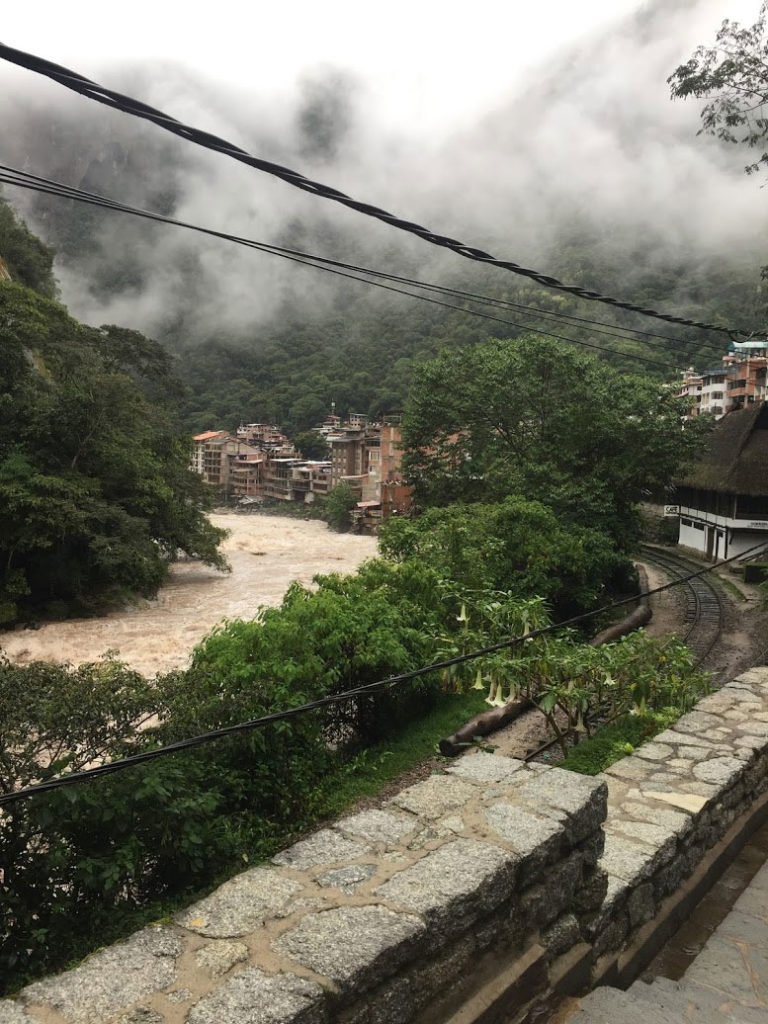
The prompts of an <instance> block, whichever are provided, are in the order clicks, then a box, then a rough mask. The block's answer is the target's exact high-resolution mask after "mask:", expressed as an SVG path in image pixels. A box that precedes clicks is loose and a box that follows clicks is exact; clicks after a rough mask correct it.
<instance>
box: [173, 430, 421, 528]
mask: <svg viewBox="0 0 768 1024" xmlns="http://www.w3.org/2000/svg"><path fill="white" fill-rule="evenodd" d="M316 429H317V432H318V433H319V434H321V435H322V436H324V437H325V438H326V440H327V442H328V445H329V447H330V450H331V457H330V459H329V460H322V461H314V460H308V459H303V458H302V457H301V455H300V454H299V453H298V452H297V451H296V450H295V448H294V447H293V444H292V443H291V442H290V441H289V440H288V438H287V437H285V435H284V434H282V433H281V431H280V428H279V427H277V426H275V425H274V424H267V423H246V424H241V425H240V427H239V428H238V430H237V435H236V436H235V435H232V434H230V433H229V432H228V431H226V430H209V431H206V432H204V433H202V434H197V435H196V436H195V437H194V438H193V439H192V456H191V463H190V464H191V468H192V469H193V470H195V472H197V473H199V474H200V475H201V476H202V477H203V479H204V480H205V481H206V482H207V483H210V484H212V485H213V486H215V487H218V488H220V489H221V490H222V491H223V492H224V494H225V496H226V497H228V498H244V499H256V500H258V499H261V498H269V499H272V500H276V501H301V502H305V503H307V504H309V503H310V502H313V501H315V500H316V499H317V498H318V497H322V496H324V495H326V494H327V493H328V492H329V491H330V490H331V489H332V488H333V487H335V486H337V485H338V484H340V483H342V482H345V483H348V484H350V485H351V486H352V487H353V488H355V490H356V491H357V493H358V496H359V499H360V500H359V501H358V512H357V516H356V518H357V521H358V525H359V526H360V527H361V528H364V529H375V527H376V526H377V525H378V522H380V521H381V519H382V518H386V517H387V516H388V515H391V514H392V513H397V512H404V511H406V510H407V509H408V508H409V507H410V503H411V488H410V487H408V486H407V485H406V484H405V483H404V482H403V479H402V476H401V465H402V456H403V452H402V446H401V440H400V416H399V414H398V415H393V416H387V417H385V418H384V422H383V423H381V424H378V423H375V424H368V423H367V421H366V417H365V416H364V415H363V414H362V413H354V414H352V415H351V416H350V420H349V421H348V422H347V423H342V422H341V420H340V418H339V417H338V416H336V415H334V414H331V415H330V416H329V417H328V418H327V419H326V421H325V423H324V424H323V425H322V426H321V427H318V428H316Z"/></svg>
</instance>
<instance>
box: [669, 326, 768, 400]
mask: <svg viewBox="0 0 768 1024" xmlns="http://www.w3.org/2000/svg"><path fill="white" fill-rule="evenodd" d="M766 367H768V341H766V340H765V339H763V340H761V341H757V340H755V341H743V342H738V341H732V342H731V344H730V346H729V348H728V352H727V353H726V354H725V355H724V356H723V358H722V366H715V367H712V368H710V369H707V370H695V369H694V368H693V367H692V366H691V367H689V368H688V369H687V370H685V371H684V373H683V379H682V381H681V382H680V387H679V391H678V395H679V397H680V398H687V399H689V400H690V403H691V415H692V416H707V415H709V416H714V417H715V418H716V419H720V418H721V417H722V416H725V414H726V413H729V412H733V411H734V410H736V409H743V408H744V406H746V405H752V404H753V403H754V402H761V401H764V400H765V398H766Z"/></svg>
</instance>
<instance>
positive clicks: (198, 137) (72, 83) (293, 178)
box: [0, 43, 747, 337]
mask: <svg viewBox="0 0 768 1024" xmlns="http://www.w3.org/2000/svg"><path fill="white" fill-rule="evenodd" d="M0 57H2V58H3V59H4V60H7V61H9V62H11V63H12V64H17V65H19V66H20V67H23V68H27V69H28V70H30V71H34V72H35V73H36V74H40V75H43V76H44V77H46V78H49V79H51V80H52V81H54V82H57V83H58V84H59V85H63V86H64V87H65V88H67V89H71V90H72V91H74V92H76V93H79V94H80V95H81V96H85V97H87V98H88V99H92V100H96V101H97V102H98V103H103V104H105V105H106V106H108V107H112V108H113V109H115V110H120V111H123V112H124V113H127V114H132V115H133V116H134V117H139V118H142V119H143V120H146V121H151V122H152V123H153V124H156V125H157V126H158V127H160V128H163V129H165V130H166V131H168V132H171V133H172V134H173V135H177V136H179V137H180V138H183V139H186V140H187V141H188V142H194V143H195V144H196V145H198V146H202V147H204V148H205V149H210V150H212V151H213V152H217V153H222V154H223V155H224V156H229V157H231V158H232V159H234V160H238V161H239V162H240V163H244V164H247V165H248V166H250V167H254V168H255V169H256V170H259V171H263V172H265V173H266V174H270V175H272V176H273V177H276V178H280V179H281V180H282V181H285V182H287V183H288V184H289V185H293V186H294V187H295V188H298V189H301V190H302V191H304V192H310V193H312V194H313V195H316V196H320V197H321V198H323V199H329V200H332V201H333V202H337V203H340V204H341V205H342V206H347V207H349V208H350V209H352V210H355V211H357V212H358V213H362V214H364V215H365V216H367V217H373V218H375V219H376V220H380V221H383V222H384V223H385V224H389V225H390V226H392V227H395V228H397V229H398V230H400V231H406V232H408V233H409V234H412V235H416V236H417V237H419V238H422V239H423V240H424V241H426V242H429V243H430V244H432V245H437V246H440V247H442V248H445V249H450V250H451V251H452V252H455V253H457V255H459V256H463V257H464V258H465V259H470V260H474V261H475V262H477V263H484V264H487V265H490V266H495V267H499V268H501V269H502V270H507V271H510V272H511V273H513V274H519V275H521V276H522V277H527V278H529V279H530V280H532V281H536V282H537V284H540V285H543V286H544V287H546V288H554V289H557V290H558V291H562V292H567V293H569V294H571V295H576V296H577V297H578V298H581V299H587V300H589V301H591V302H602V303H605V304H606V305H609V306H615V307H617V308H619V309H626V310H629V311H630V312H633V313H640V314H641V315H643V316H648V317H653V318H655V319H657V320H664V321H666V322H667V323H674V324H681V325H682V326H685V327H697V328H699V329H700V330H705V331H717V332H718V333H720V334H725V335H727V336H728V337H731V336H732V335H734V334H741V335H745V334H746V333H747V332H745V331H742V330H736V329H734V328H728V327H723V326H719V325H717V324H709V323H703V322H700V321H697V320H689V319H688V318H686V317H678V316H673V315H671V314H669V313H661V312H659V311H658V310H654V309H648V308H646V307H644V306H638V305H635V304H634V303H632V302H625V301H623V300H621V299H615V298H611V297H610V296H606V295H601V294H600V293H599V292H595V291H590V290H589V289H586V288H580V287H578V286H576V285H567V284H563V282H561V281H558V280H557V278H554V277H550V276H549V275H547V274H542V273H540V272H539V271H536V270H531V269H530V268H527V267H522V266H520V265H519V264H517V263H513V262H511V261H510V260H500V259H497V258H496V257H494V256H492V255H491V254H490V253H487V252H485V251H484V250H482V249H477V248H475V247H473V246H470V245H466V244H465V243H463V242H460V241H458V240H456V239H455V238H450V237H448V236H446V235H440V234H436V233H434V232H432V231H430V230H429V229H428V228H425V227H422V226H421V225H420V224H416V223H414V222H413V221H406V220H402V219H400V218H399V217H396V216H395V215H394V214H391V213H388V212H387V211H386V210H382V209H381V208H379V207H377V206H372V205H371V204H369V203H364V202H360V201H359V200H357V199H353V198H352V197H350V196H348V195H346V194H345V193H344V192H340V191H339V190H338V189H335V188H332V187H331V186H329V185H324V184H322V183H320V182H318V181H313V180H312V179H310V178H307V177H305V176H304V175H303V174H300V173H299V172H298V171H292V170H290V169H289V168H287V167H282V166H281V165H280V164H275V163H271V162H270V161H267V160H262V159H260V158H259V157H255V156H253V155H252V154H250V153H248V152H247V151H246V150H244V149H240V148H239V147H238V146H234V145H233V144H232V143H231V142H227V141H226V140H225V139H221V138H219V137H218V136H216V135H212V134H210V133H209V132H203V131H201V130H200V129H198V128H193V127H191V126H190V125H186V124H183V123H182V122H180V121H177V120H176V119H175V118H173V117H170V116H169V115H167V114H165V113H163V112H162V111H160V110H157V109H155V108H154V107H150V106H148V105H147V104H146V103H142V102H140V101H139V100H136V99H133V98H132V97H130V96H125V95H123V94H121V93H119V92H115V91H114V90H112V89H107V88H105V87H104V86H102V85H99V84H98V83H96V82H93V81H91V80H90V79H88V78H85V77H84V76H83V75H80V74H78V73H77V72H75V71H72V70H70V69H69V68H65V67H62V66H61V65H59V64H53V63H52V62H51V61H48V60H45V59H44V58H42V57H37V56H35V55H34V54H30V53H25V52H24V51H23V50H17V49H14V48H13V47H10V46H6V45H5V44H3V43H0Z"/></svg>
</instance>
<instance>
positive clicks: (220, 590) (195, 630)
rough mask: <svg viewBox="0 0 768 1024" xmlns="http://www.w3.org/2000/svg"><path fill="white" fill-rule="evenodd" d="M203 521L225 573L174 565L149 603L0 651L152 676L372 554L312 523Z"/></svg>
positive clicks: (31, 635) (18, 659) (366, 541)
mask: <svg viewBox="0 0 768 1024" xmlns="http://www.w3.org/2000/svg"><path fill="white" fill-rule="evenodd" d="M210 518H211V521H212V522H213V524H214V525H215V526H222V527H224V528H225V529H227V530H229V531H230V535H229V537H227V539H226V540H225V541H224V544H223V545H222V550H223V551H224V553H225V555H226V556H227V559H228V561H229V563H230V564H231V566H232V572H231V573H220V572H218V571H217V570H215V569H210V568H209V567H207V566H204V565H201V564H200V563H199V562H178V563H176V564H175V565H173V566H171V570H170V576H169V579H168V582H167V583H166V584H165V586H164V587H162V589H161V590H160V592H159V593H158V595H157V598H156V599H155V600H153V601H141V602H139V603H138V604H137V605H136V606H135V607H130V608H125V609H122V610H120V611H114V612H110V613H109V614H107V615H105V616H102V617H99V618H91V619H70V620H68V621H67V622H49V623H45V624H43V625H41V626H40V628H39V629H35V630H31V629H16V630H12V631H9V632H5V633H0V649H2V651H3V652H4V653H5V654H6V655H7V656H8V658H9V659H10V660H11V661H12V662H15V663H16V664H21V665H23V664H26V663H28V662H30V661H35V660H44V661H56V662H69V663H71V664H80V663H82V662H86V661H96V660H97V659H98V658H100V657H102V656H103V655H104V654H105V653H106V652H107V651H112V652H113V653H114V654H115V656H116V657H118V658H120V660H121V661H124V662H125V663H126V664H128V665H130V666H131V668H134V669H137V670H138V671H139V672H141V673H143V674H144V675H146V676H154V675H156V674H158V673H161V672H168V671H170V670H171V669H176V668H184V667H185V666H186V665H187V664H188V663H189V659H190V655H191V653H192V649H193V647H194V646H195V645H196V644H197V643H198V642H199V641H200V640H201V639H202V638H203V637H204V636H205V635H206V634H207V633H209V632H210V631H211V629H212V628H213V627H214V626H215V625H216V624H217V623H219V622H221V621H222V619H235V618H244V619H248V618H253V616H254V615H255V614H256V611H257V610H258V608H259V606H260V605H276V604H279V603H280V601H281V599H282V597H283V594H284V593H285V591H286V589H287V587H288V585H289V584H290V583H292V582H293V581H294V580H300V581H301V582H302V583H310V582H311V580H312V577H313V576H314V575H315V574H316V573H330V572H354V571H355V569H356V568H357V566H358V565H359V564H360V563H361V562H363V561H364V560H365V559H366V558H372V557H373V556H374V555H375V554H376V540H375V538H373V537H367V536H357V535H353V534H348V533H347V534H339V533H332V532H331V531H330V530H329V529H328V528H327V526H326V525H325V524H324V523H320V522H318V521H316V520H308V521H305V520H297V519H291V518H288V517H285V518H283V517H279V516H261V515H238V514H235V513H232V514H230V515H211V517H210Z"/></svg>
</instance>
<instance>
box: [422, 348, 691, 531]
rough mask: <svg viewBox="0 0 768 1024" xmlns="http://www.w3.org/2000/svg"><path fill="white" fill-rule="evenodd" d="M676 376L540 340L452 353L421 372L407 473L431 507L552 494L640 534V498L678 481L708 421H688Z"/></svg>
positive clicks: (571, 507) (564, 504)
mask: <svg viewBox="0 0 768 1024" xmlns="http://www.w3.org/2000/svg"><path fill="white" fill-rule="evenodd" d="M683 411H684V410H683V409H682V408H681V405H680V402H679V401H678V400H676V399H675V398H674V397H673V395H672V392H671V391H670V390H669V389H668V388H667V387H665V386H664V385H659V384H657V383H655V382H653V381H651V380H648V379H646V378H643V377H636V376H631V375H629V374H622V373H619V372H617V371H616V370H613V369H612V368H611V367H609V366H608V365H606V363H604V362H602V361H601V360H598V359H596V358H594V357H592V356H589V355H585V354H582V353H580V352H577V351H575V350H574V349H573V347H572V346H568V345H564V344H561V343H558V342H553V341H544V340H540V339H536V338H532V337H528V338H521V339H516V340H514V341H500V340H497V339H491V340H490V341H487V342H485V343H482V344H478V345H476V346H473V347H472V348H471V349H467V350H462V351H452V352H445V351H444V352H442V353H441V354H440V355H439V356H438V358H437V359H435V360H433V361H431V362H428V363H425V364H423V365H422V366H421V367H419V369H418V370H417V372H416V375H415V379H414V383H413V387H412V388H411V394H410V399H409V402H408V405H407V406H406V417H405V422H404V430H403V439H404V444H405V447H406V449H407V454H406V462H405V464H406V470H407V472H408V473H409V474H410V475H411V477H412V479H413V481H414V483H415V486H416V496H417V500H418V501H419V502H420V503H421V504H422V505H425V506H430V505H443V504H447V503H449V502H452V501H462V502H478V501H484V502H487V501H491V502H494V501H499V500H502V499H503V498H505V497H506V496H507V495H510V494H518V495H522V496H523V497H525V498H528V499H531V500H536V501H540V502H542V503H543V504H544V505H546V506H548V507H549V508H551V509H552V510H553V511H554V512H555V514H556V515H557V516H558V517H559V519H560V520H561V521H562V522H564V523H573V524H578V525H581V526H585V527H592V528H596V529H600V530H602V531H603V532H604V533H606V534H608V535H609V536H611V537H612V538H613V539H614V540H615V541H616V542H617V543H618V545H619V547H622V548H627V547H628V546H630V545H631V543H632V541H633V539H634V537H635V527H636V519H635V512H634V508H635V504H636V503H637V502H638V501H639V500H640V499H642V498H643V497H645V496H647V494H648V489H651V488H658V487H663V486H664V485H666V484H668V483H669V481H670V480H671V478H672V476H673V474H674V473H675V472H676V471H677V470H678V468H679V467H680V466H681V464H683V463H684V462H685V460H686V458H687V457H689V456H690V455H691V454H692V452H693V450H694V449H695V446H696V440H697V438H698V436H699V435H700V432H701V430H702V429H705V427H704V425H703V424H698V423H696V424H692V425H691V426H690V428H686V429H685V430H683V427H682V419H681V417H682V413H683Z"/></svg>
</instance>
